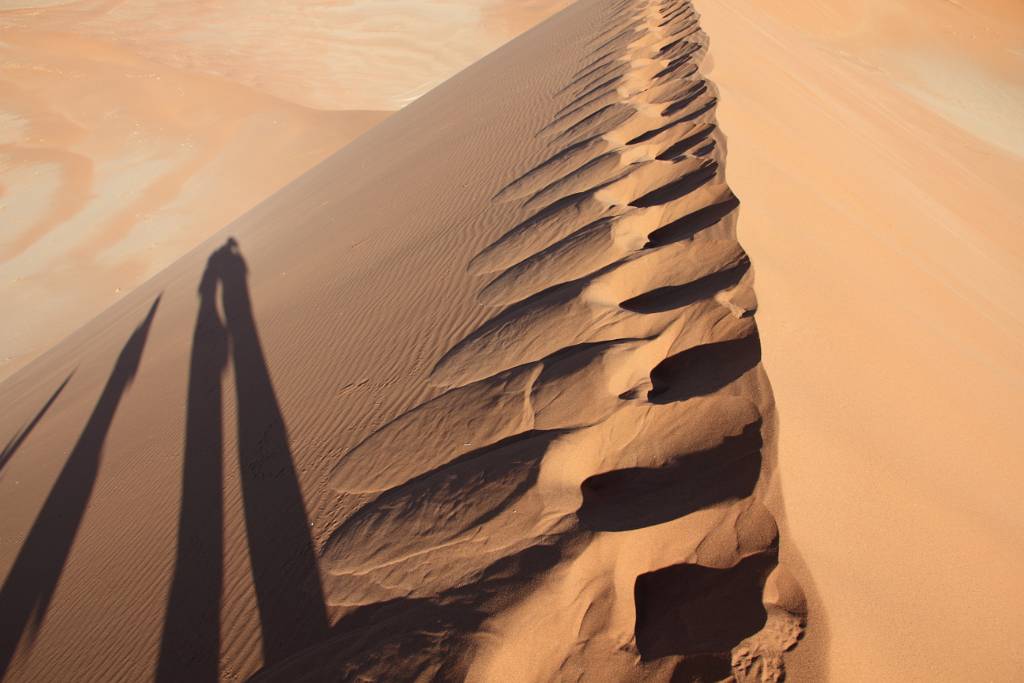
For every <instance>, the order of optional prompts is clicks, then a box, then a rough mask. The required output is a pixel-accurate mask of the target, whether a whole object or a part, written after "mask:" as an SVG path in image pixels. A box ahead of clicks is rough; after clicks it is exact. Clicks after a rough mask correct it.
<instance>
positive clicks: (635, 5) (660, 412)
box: [268, 0, 804, 681]
mask: <svg viewBox="0 0 1024 683" xmlns="http://www.w3.org/2000/svg"><path fill="white" fill-rule="evenodd" d="M706 44H707V40H706V36H705V35H704V34H703V33H702V32H701V30H700V27H699V24H698V18H697V16H696V13H695V12H694V9H693V7H692V6H691V5H690V3H689V2H685V1H683V2H680V1H674V2H673V1H670V0H666V1H664V2H650V3H646V2H635V1H631V2H625V3H619V4H617V5H614V6H612V7H611V8H610V9H609V13H608V29H607V30H606V31H605V32H603V33H601V34H600V35H598V36H597V37H596V38H595V39H594V41H593V43H592V47H591V60H590V63H589V64H588V65H587V66H585V67H584V68H583V69H582V70H580V71H579V72H578V73H577V74H576V75H575V76H574V78H573V80H572V81H571V82H570V83H568V84H566V86H565V87H564V89H563V90H562V92H561V93H560V96H562V97H565V98H567V99H569V102H568V103H567V104H566V105H565V106H564V107H563V109H562V110H561V111H560V112H559V113H558V114H557V116H556V117H555V118H554V120H552V121H551V122H550V123H549V124H547V125H545V126H544V127H543V128H542V129H541V130H539V131H538V132H537V135H538V137H542V138H546V139H547V140H548V146H549V148H550V149H552V150H553V151H554V153H553V154H552V156H551V157H550V158H549V159H547V160H546V161H544V162H542V163H540V164H539V165H538V166H537V167H536V168H534V169H533V170H531V171H529V172H527V173H526V174H524V175H523V176H522V177H520V178H518V179H516V180H515V181H513V182H512V183H510V184H508V185H507V186H506V187H505V188H504V189H502V191H501V192H500V193H499V195H498V196H497V197H496V199H498V200H500V201H505V202H519V203H521V205H522V206H524V207H527V208H529V209H531V210H534V213H533V215H532V216H531V217H529V218H527V219H526V220H525V221H523V222H522V223H520V224H518V225H514V226H511V227H510V228H509V229H508V230H507V232H505V234H504V235H502V236H501V237H500V238H498V239H497V240H496V241H495V242H493V243H492V244H490V245H489V246H487V247H486V248H484V249H483V250H482V251H481V252H480V253H478V254H477V255H476V256H475V258H473V259H472V261H471V263H470V270H471V272H474V273H476V274H478V275H479V276H480V280H481V282H482V283H483V286H482V287H481V289H480V291H479V301H480V303H481V304H484V305H488V306H492V307H495V308H496V313H495V315H493V317H491V318H490V319H489V320H488V321H487V322H485V323H484V324H483V325H482V326H480V327H479V328H478V329H476V330H474V331H472V332H471V333H470V334H469V335H468V336H466V337H465V338H464V339H463V340H462V341H460V342H459V343H457V344H456V345H455V346H453V347H452V348H451V349H450V350H449V351H448V353H446V354H445V355H444V356H443V357H442V358H441V360H440V361H439V362H438V363H437V365H436V367H435V368H434V371H433V373H432V381H433V382H434V383H436V384H437V385H439V386H441V387H444V388H445V389H446V391H445V392H444V393H442V394H441V395H439V396H437V397H436V398H433V399H432V400H430V401H427V402H426V403H423V404H421V405H419V406H417V407H415V408H413V409H412V410H409V411H408V412H406V413H404V414H402V415H400V416H399V417H398V418H396V419H395V420H393V421H391V422H390V423H389V424H387V425H385V426H383V427H382V428H380V429H379V430H377V431H376V432H375V433H373V434H372V435H371V436H369V437H368V438H367V439H365V440H364V441H363V442H362V443H360V444H359V445H358V446H356V447H355V448H354V449H352V450H351V451H350V452H348V453H346V454H345V455H344V456H343V457H342V458H341V460H340V462H339V463H338V465H337V466H336V468H335V470H334V473H333V484H334V486H335V487H336V488H337V489H338V491H339V492H341V493H343V494H345V495H350V496H356V497H358V499H359V500H360V501H361V503H360V504H359V507H358V509H357V510H356V511H355V512H354V513H353V514H351V515H350V516H349V517H348V518H347V519H345V521H344V522H343V523H342V524H341V525H340V526H339V527H338V528H337V529H336V530H335V532H334V533H333V535H332V536H331V538H330V539H329V540H328V542H327V543H326V546H325V548H324V560H325V561H324V565H323V569H324V571H325V572H326V577H325V583H326V592H327V595H328V600H329V601H330V602H331V603H332V604H333V605H335V606H341V607H344V608H346V609H349V610H351V611H350V612H349V613H348V615H349V616H347V617H345V618H343V619H342V621H341V622H340V623H339V625H338V626H337V627H336V632H337V633H338V634H339V636H338V637H337V638H336V639H335V640H334V641H333V643H334V644H333V646H331V645H325V646H323V647H322V648H320V649H319V651H317V652H314V653H310V654H309V656H308V657H299V658H298V659H297V660H296V661H294V662H293V663H292V664H291V665H290V666H287V667H284V668H278V669H275V670H274V671H273V672H272V674H273V675H272V676H271V677H273V678H277V679H281V680H284V679H289V680H291V679H293V678H294V677H301V676H302V675H303V673H308V671H309V670H310V664H311V662H312V661H319V662H321V665H323V666H332V667H340V668H341V669H342V670H343V671H346V672H347V674H348V675H349V676H355V675H356V674H357V672H358V673H360V674H363V675H367V674H368V672H369V673H370V675H372V672H376V673H379V674H381V675H384V674H385V673H387V674H389V675H395V674H396V671H395V670H394V668H393V667H395V666H399V667H401V666H402V665H396V663H395V662H394V660H390V661H389V660H388V659H387V658H386V657H385V656H384V655H383V654H382V653H383V652H388V651H392V650H394V651H401V652H406V651H409V650H412V649H416V650H420V653H421V654H423V653H424V651H428V652H433V653H434V656H428V657H427V660H428V661H429V662H430V664H424V663H423V660H422V659H418V661H420V665H417V666H416V668H415V669H410V670H408V671H405V670H403V671H400V672H398V673H399V674H400V675H402V676H404V675H408V676H410V677H412V676H413V675H415V676H421V675H426V674H429V676H432V677H435V678H441V679H449V678H452V679H461V678H468V679H469V680H480V681H485V680H570V679H580V677H582V676H584V675H585V673H586V672H588V671H589V672H593V671H598V670H600V671H603V672H607V676H608V680H632V679H635V678H636V677H637V676H638V675H640V672H642V675H643V676H644V678H648V679H668V678H670V677H671V678H672V680H719V679H723V678H727V677H728V676H730V675H732V676H735V678H736V679H737V680H751V681H776V680H780V679H781V678H782V675H783V662H782V654H783V653H784V652H785V651H786V650H788V649H790V648H791V647H793V646H794V645H795V644H796V642H797V640H798V638H799V636H800V633H801V631H802V628H803V622H804V617H803V598H802V595H801V593H800V590H799V588H798V587H797V586H796V585H795V583H794V582H793V580H792V579H791V578H790V577H789V576H788V575H787V574H786V573H785V572H784V570H783V569H782V568H781V567H779V566H778V561H777V548H778V530H777V527H776V525H775V523H774V520H773V518H772V515H771V514H770V513H769V511H768V510H767V508H766V507H765V505H764V504H763V502H762V498H763V495H764V493H763V492H764V489H765V487H766V486H767V483H766V482H767V480H768V479H769V478H770V472H771V463H770V462H768V459H767V458H766V457H765V456H764V455H763V452H764V448H763V445H764V439H766V438H771V434H770V431H768V430H767V428H766V423H765V418H766V415H767V414H768V413H770V410H771V392H770V388H769V386H768V384H767V380H766V379H765V375H764V372H763V370H762V368H761V366H760V347H759V340H758V336H757V329H756V325H755V323H754V319H753V314H754V312H755V308H756V303H755V298H754V295H753V292H752V289H751V285H752V272H751V269H750V264H749V261H748V259H747V257H746V255H745V254H744V252H743V250H742V248H741V247H740V246H739V244H738V243H737V241H736V237H735V222H736V214H737V211H736V209H737V206H738V201H737V200H736V198H735V197H734V196H733V195H732V193H731V192H730V191H729V188H728V186H727V185H726V183H725V180H724V177H723V166H724V156H725V154H724V150H725V147H724V140H723V138H722V135H721V133H720V132H719V131H718V129H717V128H716V126H715V122H714V108H715V102H716V95H715V88H714V86H713V85H712V84H710V83H708V82H707V81H706V80H704V79H703V77H702V76H701V72H700V62H701V60H702V58H703V56H704V54H705V49H706ZM481 415H484V416H485V417H483V418H481ZM410 533H411V534H413V538H412V539H411V541H409V542H402V543H396V542H395V539H396V537H398V536H399V535H405V536H408V534H410ZM410 586H414V588H412V589H410ZM420 614H422V619H423V623H422V624H420V623H418V621H417V620H418V618H419V617H418V616H417V615H420ZM410 615H413V616H410ZM553 615H554V616H553ZM371 623H372V624H375V626H374V627H372V629H370V630H371V631H372V634H371V635H367V634H366V633H363V635H361V636H360V638H359V639H357V640H354V639H353V637H352V634H353V633H354V632H355V630H356V629H358V628H363V629H368V628H370V627H369V624H371ZM410 623H411V624H413V625H412V626H410ZM474 633H475V634H476V635H472V634H474ZM370 638H383V639H384V641H385V643H386V644H385V645H383V646H381V645H380V643H378V644H377V646H376V647H375V648H374V649H375V650H376V652H375V653H369V652H366V651H365V650H364V649H361V648H360V647H359V644H363V645H365V644H366V643H367V642H369V640H368V639H370ZM327 662H333V664H330V665H328V664H327ZM408 666H412V665H411V664H409V665H408ZM270 673H271V672H268V674H270Z"/></svg>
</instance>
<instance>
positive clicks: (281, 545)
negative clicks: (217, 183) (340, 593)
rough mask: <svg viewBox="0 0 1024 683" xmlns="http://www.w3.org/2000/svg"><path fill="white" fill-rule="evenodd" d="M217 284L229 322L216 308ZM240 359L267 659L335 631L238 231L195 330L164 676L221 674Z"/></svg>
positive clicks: (214, 263)
mask: <svg viewBox="0 0 1024 683" xmlns="http://www.w3.org/2000/svg"><path fill="white" fill-rule="evenodd" d="M218 284H219V285H220V290H221V300H222V304H223V311H224V322H222V321H221V318H220V316H219V314H218V312H217V307H216V292H217V286H218ZM229 355H230V360H231V361H232V362H233V364H234V371H235V372H234V375H235V393H236V400H237V406H238V458H239V462H238V464H239V470H240V480H241V485H242V501H243V507H244V513H245V527H246V533H247V537H248V543H249V557H250V559H251V562H252V575H253V584H254V586H255V589H256V600H257V606H258V609H259V614H260V625H261V628H262V642H263V661H264V663H265V664H267V665H270V664H274V663H277V662H280V661H282V660H284V659H285V658H286V657H288V656H289V655H291V654H293V653H295V652H297V651H299V650H301V649H304V648H306V647H309V646H310V645H312V644H313V643H314V642H316V641H318V640H320V639H322V638H323V637H324V636H326V634H327V630H328V623H327V612H326V608H325V606H324V596H323V588H322V586H321V583H320V574H319V569H318V565H317V556H316V552H315V548H314V546H313V539H312V536H311V535H310V532H309V520H308V518H307V516H306V508H305V505H304V503H303V498H302V490H301V488H300V487H299V480H298V476H297V474H296V472H295V466H294V464H293V462H292V453H291V448H290V447H289V445H288V433H287V429H286V427H285V423H284V417H283V416H282V414H281V409H280V406H279V405H278V402H277V396H276V394H275V392H274V386H273V383H272V381H271V378H270V372H269V369H268V367H267V362H266V358H265V356H264V354H263V348H262V346H261V344H260V339H259V333H258V332H257V328H256V321H255V318H254V316H253V310H252V302H251V300H250V297H249V288H248V284H247V269H246V264H245V260H244V259H243V258H242V255H241V252H240V251H239V249H238V244H237V242H235V240H234V239H229V240H228V242H227V243H226V244H225V245H224V246H223V247H221V248H220V249H217V250H216V251H215V252H214V253H213V254H212V255H211V256H210V259H209V261H208V262H207V266H206V271H205V272H204V273H203V277H202V281H201V284H200V287H199V314H198V318H197V320H196V330H195V334H194V336H193V344H192V357H191V366H190V377H189V392H188V409H187V418H186V420H187V422H186V434H185V461H184V466H183V477H182V478H183V481H182V505H181V512H180V516H179V524H180V527H179V532H178V555H177V562H176V565H175V573H174V578H173V580H172V584H171V592H170V597H169V603H168V607H167V618H166V624H165V627H164V634H163V640H162V642H161V651H160V660H159V663H158V666H157V679H158V680H161V681H180V680H189V681H215V680H217V678H218V664H219V656H220V625H219V624H220V606H221V598H222V593H223V581H224V575H223V563H224V540H223V532H222V528H223V521H224V502H223V485H224V473H223V425H222V418H221V410H222V407H221V401H222V386H221V380H222V376H223V373H224V370H225V368H226V366H227V362H228V360H229Z"/></svg>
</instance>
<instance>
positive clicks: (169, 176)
mask: <svg viewBox="0 0 1024 683" xmlns="http://www.w3.org/2000/svg"><path fill="white" fill-rule="evenodd" d="M568 2H569V0H534V1H533V2H526V3H523V2H514V3H510V2H504V1H502V0H494V1H492V2H482V3H481V2H466V1H465V0H457V1H456V0H453V1H449V2H439V3H425V2H421V1H419V0H416V1H415V2H411V1H407V0H399V1H397V2H386V3H382V2H379V0H374V2H341V3H334V2H330V3H325V2H309V1H306V0H290V1H288V2H280V1H277V0H274V1H272V2H255V3H254V2H203V1H200V0H186V1H173V2H165V1H161V2H153V1H152V0H122V1H120V2H109V1H102V2H101V1H99V0H79V1H76V2H57V3H55V2H32V1H29V2H13V3H11V2H7V3H0V221H2V222H3V225H4V227H3V232H2V234H0V317H2V318H3V319H4V320H9V321H16V323H12V324H8V325H5V326H4V327H3V329H2V331H0V378H3V377H6V376H8V375H10V374H12V373H13V372H14V371H16V370H17V369H18V368H20V367H22V366H24V365H25V364H26V363H28V362H29V361H30V360H32V359H33V358H34V357H36V356H37V355H38V354H39V353H41V352H43V351H45V350H46V349H47V348H49V347H51V346H53V345H54V344H55V343H56V342H58V341H59V340H60V339H62V338H63V337H64V336H66V335H67V334H70V333H71V332H73V331H74V330H75V329H77V328H78V327H80V326H81V325H83V324H84V323H85V322H87V321H88V320H90V319H91V318H93V317H94V316H96V315H97V314H98V313H100V312H101V311H102V310H103V309H104V308H106V307H107V306H109V305H110V304H112V303H113V302H114V301H116V300H118V299H119V298H120V297H121V296H123V295H124V294H125V293H127V292H129V291H131V290H132V289H134V288H135V287H136V286H138V285H139V284H141V283H142V282H144V281H145V280H146V279H148V278H149V277H151V276H152V275H154V274H156V273H157V272H159V271H160V270H162V269H163V268H164V267H166V266H167V265H168V264H170V263H171V262H172V261H174V259H176V258H178V257H180V256H181V255H182V254H184V253H186V252H187V251H188V250H189V249H191V248H193V247H195V246H196V245H197V244H198V243H199V242H201V241H202V240H203V239H205V238H207V237H209V236H210V235H211V234H212V233H213V232H215V231H216V230H218V229H220V228H221V227H223V226H224V225H225V224H227V223H228V222H230V221H231V220H233V219H235V218H237V217H238V216H240V215H241V214H242V213H243V212H245V211H246V210H248V209H250V208H252V207H253V206H254V205H255V204H257V203H258V202H259V201H261V200H262V199H264V198H266V197H267V196H269V195H270V194H271V193H273V192H274V191H275V190H277V189H280V188H281V187H283V186H284V185H285V184H286V183H287V182H289V181H291V180H293V179H294V178H296V177H298V176H299V175H300V174H301V173H303V172H305V171H307V170H309V169H310V168H312V167H313V166H314V165H315V164H316V163H318V162H320V161H321V160H323V159H324V158H325V157H327V156H328V155H329V154H331V153H333V152H334V151H336V150H337V149H338V148H340V147H342V146H343V145H344V144H346V143H347V142H349V141H351V140H352V139H354V138H355V137H357V136H358V135H360V134H361V133H363V132H364V131H366V130H367V129H369V128H370V127H372V126H373V125H375V124H376V123H379V122H380V121H381V120H383V118H384V117H385V116H386V115H387V113H389V112H391V111H393V110H396V109H399V108H401V107H402V106H404V105H405V104H407V103H408V102H409V101H411V100H413V99H415V98H416V97H418V96H419V95H421V94H423V93H424V92H426V91H427V90H429V89H430V88H432V87H434V86H435V85H437V84H438V83H440V82H441V81H443V80H445V79H446V78H448V77H449V76H451V75H452V74H454V73H456V72H457V71H458V70H459V69H462V68H464V67H465V66H467V65H469V64H471V63H473V62H474V61H476V60H477V59H479V58H480V57H481V56H483V55H484V54H486V53H487V52H489V51H490V50H493V49H494V48H495V47H497V46H499V45H501V44H502V43H504V42H506V41H508V40H509V39H511V38H512V37H514V36H515V35H518V34H519V33H521V32H522V31H523V30H525V29H527V28H529V27H530V26H532V25H533V24H535V23H537V22H538V21H540V20H541V19H543V18H545V17H547V16H549V15H550V14H552V13H553V12H555V11H556V10H558V9H561V8H562V7H564V6H565V5H567V4H568Z"/></svg>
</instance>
